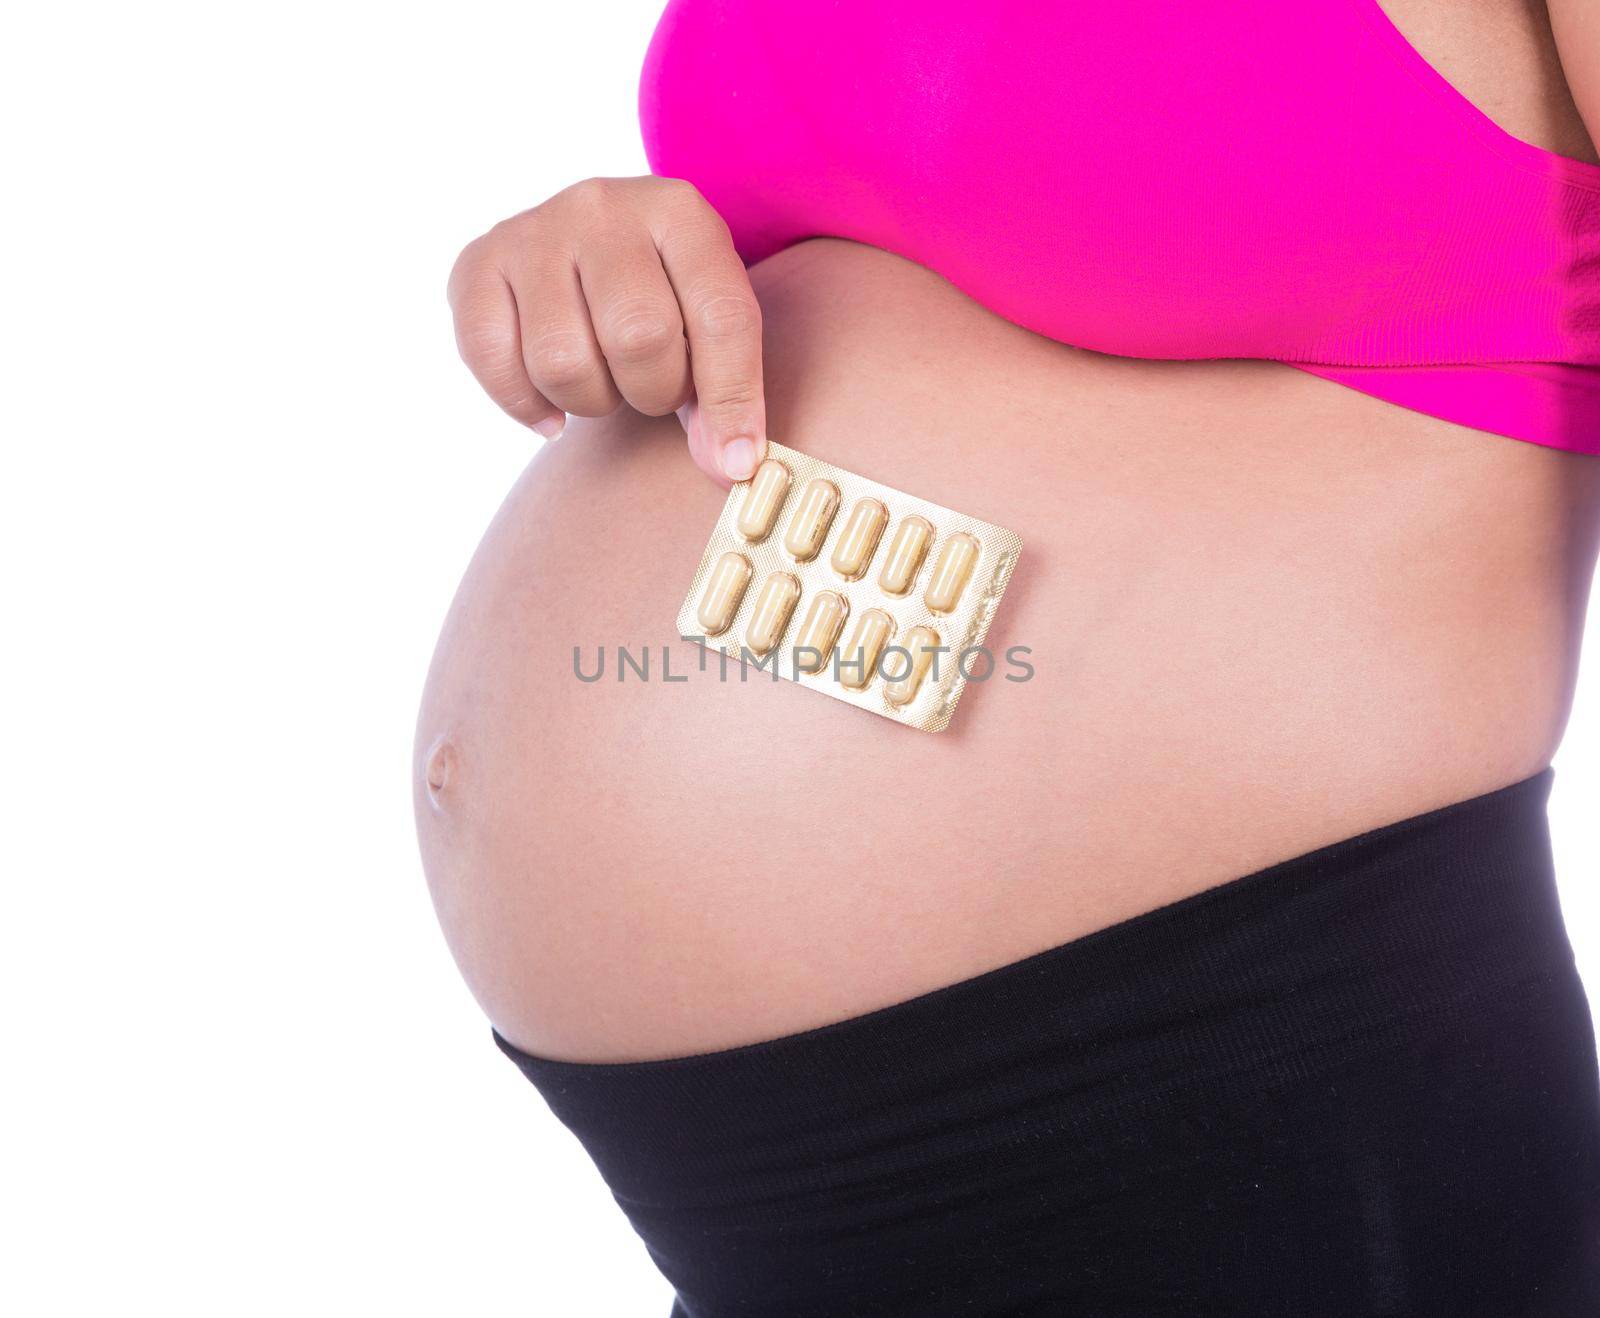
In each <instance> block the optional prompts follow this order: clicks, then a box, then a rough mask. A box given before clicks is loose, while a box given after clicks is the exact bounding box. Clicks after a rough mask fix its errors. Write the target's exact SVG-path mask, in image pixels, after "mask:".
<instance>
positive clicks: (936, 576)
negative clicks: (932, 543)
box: [922, 531, 978, 613]
mask: <svg viewBox="0 0 1600 1318" xmlns="http://www.w3.org/2000/svg"><path fill="white" fill-rule="evenodd" d="M977 562H978V541H977V538H976V537H975V536H970V535H968V534H967V533H966V532H965V531H961V532H958V533H957V534H955V535H953V536H951V537H950V538H949V539H948V540H946V541H945V542H944V548H943V549H941V550H940V551H939V557H938V558H936V559H934V560H933V572H932V574H931V576H930V577H929V579H928V589H927V592H926V593H925V594H924V595H923V597H922V598H923V601H924V602H925V603H926V604H927V606H928V607H929V608H930V609H932V610H933V611H934V612H935V613H949V612H950V610H951V609H953V608H955V606H956V604H957V603H959V602H960V599H961V592H962V591H964V590H965V589H966V588H967V582H968V581H970V580H971V579H972V569H973V567H974V566H975V565H976V564H977Z"/></svg>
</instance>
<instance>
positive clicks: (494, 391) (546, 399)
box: [449, 178, 766, 482]
mask: <svg viewBox="0 0 1600 1318" xmlns="http://www.w3.org/2000/svg"><path fill="white" fill-rule="evenodd" d="M449 296H450V306H451V310H452V311H453V313H454V315H455V322H456V343H457V345H458V346H459V347H460V349H461V356H462V359H463V360H464V361H465V362H466V363H467V365H468V366H469V367H471V368H472V373H473V374H474V375H475V376H477V378H478V383H479V384H481V385H482V386H483V387H484V388H485V389H486V390H488V393H489V396H490V397H491V398H493V399H494V401H495V402H497V403H499V404H500V406H501V407H503V408H504V409H505V410H506V411H507V412H509V413H510V414H511V415H512V416H514V417H516V419H517V420H518V421H520V422H522V423H523V425H525V426H531V427H532V428H533V429H534V430H537V431H538V432H539V433H540V434H541V435H544V436H546V437H547V438H550V439H554V438H555V437H556V436H557V435H559V434H560V433H561V430H562V427H563V426H564V425H565V424H566V415H565V414H566V413H569V412H570V413H573V414H574V415H577V416H605V415H606V414H607V413H609V412H612V411H614V410H615V409H616V407H617V406H618V404H620V403H622V402H627V403H628V404H629V405H630V406H631V407H633V408H635V409H636V410H638V411H640V412H645V413H647V414H649V415H650V416H665V415H666V414H667V413H668V412H677V413H678V414H679V416H680V418H681V419H682V420H683V423H684V429H685V430H686V431H687V432H688V436H689V452H690V454H691V455H692V456H693V458H694V460H695V463H696V464H697V465H698V466H699V467H700V468H701V469H702V470H704V471H705V472H706V473H707V474H709V475H710V476H711V477H712V478H713V479H715V480H718V481H722V482H727V481H730V480H743V479H744V478H745V477H747V476H749V475H750V473H751V472H753V471H754V470H755V469H756V464H757V463H758V462H760V461H761V458H762V455H763V454H764V452H765V450H766V409H765V406H764V402H763V398H762V392H761V308H760V307H759V306H758V305H757V303H756V298H755V294H754V293H753V292H752V291H751V289H750V279H749V276H747V275H746V274H745V269H744V263H743V262H742V261H740V259H739V256H738V253H736V252H735V251H734V250H733V242H732V240H731V239H730V238H729V236H728V226H727V225H725V224H724V223H723V222H722V218H721V217H720V216H719V215H718V214H717V213H716V212H715V211H714V210H712V209H711V207H710V206H709V205H708V204H707V203H706V200H705V198H703V197H702V196H701V195H700V194H699V192H697V191H696V190H695V188H694V187H693V186H692V185H691V184H688V183H684V182H681V181H679V180H677V179H663V178H627V179H590V180H588V181H587V182H585V183H578V184H576V185H574V186H573V187H570V188H568V189H567V190H566V191H565V192H560V193H557V194H556V195H555V196H554V197H551V198H550V200H549V201H547V202H545V203H544V204H543V205H541V206H535V207H534V208H533V209H532V210H531V211H524V212H523V213H522V214H521V215H518V216H515V217H514V218H512V219H509V220H505V221H503V222H501V223H500V224H497V225H495V227H494V228H493V229H491V230H489V232H488V233H486V234H484V235H483V237H481V238H478V239H476V240H474V241H473V242H471V243H469V244H468V245H467V247H466V250H465V251H463V252H462V253H461V255H460V257H458V258H457V260H456V265H455V269H454V270H452V271H451V272H450V288H449Z"/></svg>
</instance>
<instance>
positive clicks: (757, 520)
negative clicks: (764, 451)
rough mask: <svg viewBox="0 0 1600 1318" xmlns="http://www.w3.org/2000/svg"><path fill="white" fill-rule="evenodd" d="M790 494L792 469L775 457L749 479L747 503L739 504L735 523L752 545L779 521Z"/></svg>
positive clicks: (745, 496)
mask: <svg viewBox="0 0 1600 1318" xmlns="http://www.w3.org/2000/svg"><path fill="white" fill-rule="evenodd" d="M788 493H789V469H788V468H787V467H785V466H784V465H783V463H781V462H779V461H778V460H777V459H776V458H768V459H767V460H766V461H765V462H763V463H762V464H761V465H760V466H759V467H757V468H756V474H755V475H754V476H752V477H751V478H750V488H749V489H747V490H746V491H745V492H744V503H743V504H741V505H740V507H739V518H738V520H737V521H736V522H735V523H734V526H735V527H736V528H737V530H738V532H739V534H740V535H742V536H743V537H744V538H745V539H746V540H748V541H750V542H751V543H752V544H758V543H759V542H761V541H762V540H765V539H766V538H767V536H768V535H769V534H770V533H771V531H772V524H773V523H774V522H776V521H777V520H778V510H779V509H780V508H782V507H783V497H784V495H786V494H788Z"/></svg>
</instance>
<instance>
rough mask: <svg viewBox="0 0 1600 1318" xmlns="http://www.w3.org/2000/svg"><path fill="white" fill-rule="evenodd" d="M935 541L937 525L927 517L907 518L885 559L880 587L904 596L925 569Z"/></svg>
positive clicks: (879, 580) (896, 532)
mask: <svg viewBox="0 0 1600 1318" xmlns="http://www.w3.org/2000/svg"><path fill="white" fill-rule="evenodd" d="M932 542H933V526H932V525H931V524H930V523H929V521H928V519H927V518H926V517H915V516H913V517H908V518H906V519H905V521H903V522H901V523H900V526H899V528H898V529H897V530H896V531H895V533H894V539H893V540H891V541H889V555H888V557H887V558H885V559H884V560H883V571H882V572H880V573H879V574H878V584H879V585H880V586H882V587H883V589H884V590H885V591H886V592H887V593H889V594H890V595H904V594H905V593H906V591H908V590H910V589H911V583H912V582H913V581H915V580H916V579H917V573H918V572H919V571H921V570H922V560H923V559H924V558H925V557H926V556H927V553H928V546H929V544H931V543H932Z"/></svg>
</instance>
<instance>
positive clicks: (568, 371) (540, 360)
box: [528, 336, 599, 393]
mask: <svg viewBox="0 0 1600 1318" xmlns="http://www.w3.org/2000/svg"><path fill="white" fill-rule="evenodd" d="M598 369H599V364H598V363H597V362H596V361H595V360H594V355H593V354H592V353H591V352H590V351H589V349H588V346H587V345H586V344H579V343H577V342H575V341H573V340H572V339H570V338H568V337H565V336H561V337H547V338H545V339H543V340H542V341H540V342H538V343H536V344H534V345H532V346H531V347H530V349H529V351H528V373H529V374H530V375H531V376H532V377H533V379H534V382H535V383H536V384H538V385H539V387H540V388H541V389H546V390H554V391H555V392H557V393H564V392H571V391H573V390H576V389H582V388H584V387H585V386H587V385H588V384H589V383H590V382H591V381H592V380H593V379H594V378H595V375H596V373H597V371H598Z"/></svg>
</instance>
